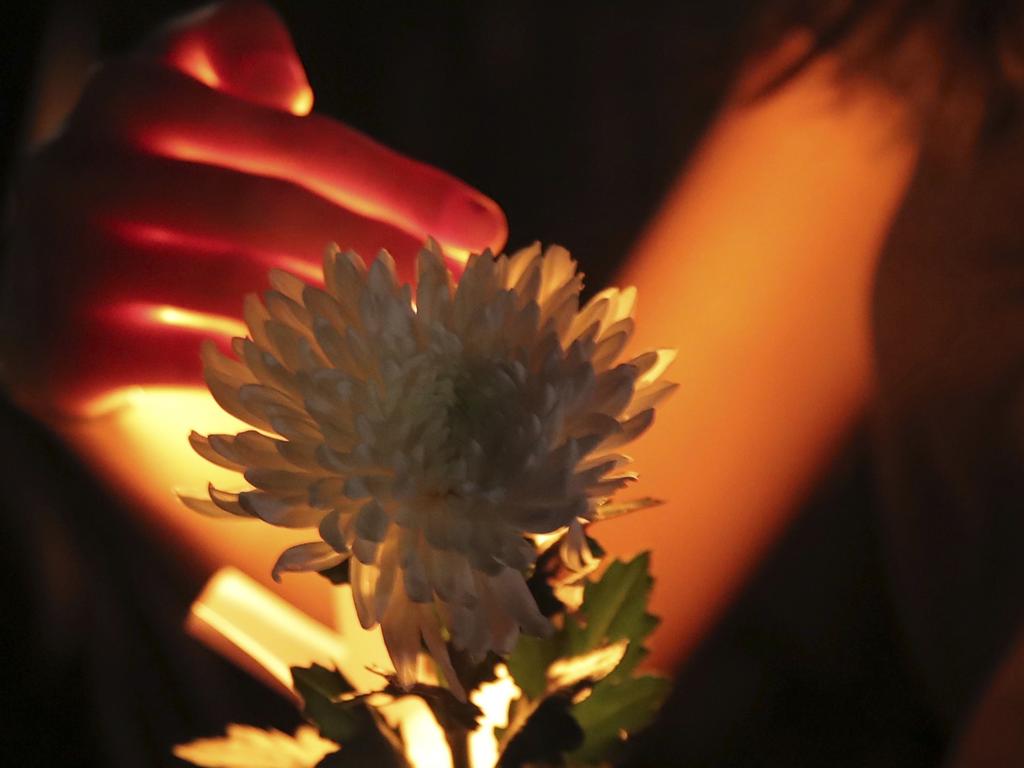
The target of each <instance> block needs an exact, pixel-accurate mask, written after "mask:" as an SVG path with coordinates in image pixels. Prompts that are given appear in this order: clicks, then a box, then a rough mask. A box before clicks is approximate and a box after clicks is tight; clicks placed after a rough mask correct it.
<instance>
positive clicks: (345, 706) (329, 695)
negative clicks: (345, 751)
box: [292, 664, 366, 744]
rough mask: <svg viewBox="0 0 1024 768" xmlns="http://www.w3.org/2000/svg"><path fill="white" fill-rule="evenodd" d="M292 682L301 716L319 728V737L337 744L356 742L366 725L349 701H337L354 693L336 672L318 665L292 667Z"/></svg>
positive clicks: (362, 714) (356, 707)
mask: <svg viewBox="0 0 1024 768" xmlns="http://www.w3.org/2000/svg"><path fill="white" fill-rule="evenodd" d="M292 680H293V681H294V683H295V690H296V691H298V693H299V695H300V696H301V697H302V701H303V702H304V706H303V710H302V714H303V716H304V717H305V718H306V719H307V720H309V721H310V722H311V723H313V724H314V725H316V727H317V728H319V729H320V733H321V735H323V736H324V737H326V738H328V739H331V740H332V741H336V742H338V743H339V744H344V743H345V742H348V741H351V740H353V739H355V738H356V737H357V736H358V735H359V733H360V731H361V730H362V729H363V728H364V727H365V726H366V717H365V714H364V713H363V712H361V711H360V710H359V708H358V705H353V703H352V702H339V701H337V699H339V698H340V697H341V696H344V695H345V694H348V693H352V692H354V690H355V689H354V688H353V687H352V685H351V684H350V683H349V682H348V680H346V679H345V678H344V676H343V675H342V674H341V673H340V672H338V671H337V670H331V669H327V668H326V667H322V666H320V665H319V664H314V665H313V666H312V667H309V668H304V667H292Z"/></svg>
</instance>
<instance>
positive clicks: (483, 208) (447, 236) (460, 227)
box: [431, 193, 508, 252]
mask: <svg viewBox="0 0 1024 768" xmlns="http://www.w3.org/2000/svg"><path fill="white" fill-rule="evenodd" d="M437 227H438V230H439V231H437V232H435V233H431V234H434V235H436V236H437V237H438V238H439V239H440V240H442V241H443V242H444V243H445V244H446V245H449V246H455V247H456V248H462V249H465V250H468V251H474V252H479V251H482V250H484V249H485V248H490V249H491V250H494V251H497V250H500V249H501V247H502V246H503V245H504V244H505V238H506V237H507V236H508V224H507V223H506V220H505V214H504V212H502V210H501V208H500V207H499V206H498V204H497V203H495V202H494V201H493V200H491V199H490V198H487V197H484V196H483V195H467V194H465V193H456V194H454V195H452V196H450V197H449V198H448V199H447V200H446V201H445V204H444V206H443V207H442V209H441V212H440V216H439V217H438V222H437Z"/></svg>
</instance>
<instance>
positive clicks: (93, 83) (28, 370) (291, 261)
mask: <svg viewBox="0 0 1024 768" xmlns="http://www.w3.org/2000/svg"><path fill="white" fill-rule="evenodd" d="M312 105H313V93H312V91H311V90H310V87H309V84H308V82H307V80H306V76H305V72H304V71H303V68H302V64H301V62H300V60H299V58H298V55H297V54H296V51H295V50H294V48H293V46H292V42H291V38H290V36H289V34H288V31H287V29H286V28H285V27H284V25H283V23H282V22H281V20H280V18H279V17H278V16H277V15H276V13H275V12H274V11H273V10H272V9H271V8H270V6H268V5H266V4H264V3H262V2H254V1H252V0H233V2H229V3H226V4H222V5H218V6H213V7H211V8H208V9H205V10H201V11H199V12H197V13H195V14H192V15H191V16H189V17H186V18H183V19H179V20H176V21H174V22H171V23H170V24H168V25H167V26H166V27H164V28H163V29H161V30H158V31H157V33H156V34H154V35H153V36H152V37H151V38H150V39H148V40H147V41H145V42H144V43H143V44H142V45H141V46H140V47H139V48H138V49H137V50H136V51H135V52H134V53H132V54H130V55H127V56H124V57H121V58H118V59H115V60H111V61H108V62H105V64H104V65H103V66H102V68H100V69H99V71H97V72H96V73H95V74H93V76H92V77H91V78H90V79H89V81H88V84H87V85H86V88H85V91H84V94H83V95H82V97H81V99H80V100H79V102H78V104H77V106H76V107H75V109H74V111H73V112H72V113H71V115H70V117H69V118H68V120H67V121H66V124H65V125H64V127H63V129H62V130H61V131H60V133H59V134H58V135H57V137H56V138H55V140H53V141H50V142H49V143H47V144H46V145H45V146H43V147H41V148H39V149H38V150H37V151H36V152H35V153H34V155H33V156H32V157H31V159H30V161H29V162H28V163H27V164H26V166H25V168H24V169H23V172H22V174H21V178H20V179H19V183H18V185H17V188H16V195H15V200H16V211H15V216H16V220H17V222H18V225H17V227H16V229H15V233H14V237H15V239H14V242H13V245H12V249H11V250H12V253H13V254H14V257H13V259H11V262H12V263H11V264H10V265H9V267H8V272H9V274H8V275H7V278H8V279H7V280H6V284H7V286H8V295H7V296H5V300H4V312H5V314H6V315H7V317H6V321H7V322H6V325H7V327H8V328H10V329H15V330H16V331H17V333H18V338H17V339H15V341H16V349H17V350H18V351H20V352H23V354H22V355H21V357H19V358H18V360H17V365H16V366H15V368H14V370H13V379H14V385H15V391H16V393H17V395H18V396H19V398H20V399H28V400H30V401H35V402H38V403H42V404H44V406H45V408H46V410H47V411H49V412H52V410H53V409H54V408H55V407H56V408H57V409H58V410H60V411H62V412H63V413H66V414H68V413H69V414H73V415H80V414H82V413H83V412H86V411H88V410H89V408H88V406H89V405H95V403H94V402H93V401H94V400H95V399H96V397H97V396H99V395H102V394H104V393H108V392H110V391H112V390H116V389H118V388H120V387H123V386H138V385H144V384H155V385H169V384H184V385H191V384H201V380H200V378H199V365H198V358H197V357H196V352H195V350H196V348H197V345H198V342H199V340H200V339H202V338H205V337H207V336H209V335H210V332H209V330H208V329H207V328H206V327H199V326H201V325H202V324H201V323H195V324H192V325H191V326H189V325H188V324H187V323H174V322H169V321H168V318H167V317H165V316H164V315H161V314H160V313H158V312H147V311H146V308H147V307H149V308H158V307H174V308H177V309H180V310H186V311H188V312H192V313H203V314H208V315H214V316H217V317H221V318H238V317H240V310H241V297H243V296H244V295H245V294H246V293H249V292H252V291H259V290H263V289H264V288H265V287H266V285H267V283H266V272H267V270H268V269H270V268H272V267H279V268H284V269H290V270H292V271H297V272H299V273H300V274H302V275H303V276H306V277H313V276H315V275H316V274H317V273H318V270H319V264H320V259H321V257H322V254H323V251H324V248H325V246H326V245H327V244H328V243H330V242H332V241H333V242H337V244H338V245H339V246H340V247H342V248H343V249H344V248H350V247H351V248H355V249H356V250H358V251H360V252H361V253H363V254H365V255H366V257H367V258H370V257H372V256H373V255H374V254H376V252H377V251H378V250H379V249H380V248H387V249H388V250H390V251H391V252H392V255H394V256H395V258H396V260H397V262H398V264H399V269H400V271H401V272H402V274H404V275H405V276H407V277H408V276H410V275H411V274H412V268H413V259H414V255H415V252H416V251H417V250H418V248H419V247H420V246H421V245H422V243H423V242H424V240H425V238H426V237H428V236H432V237H434V238H436V239H437V240H438V241H439V242H440V243H441V244H442V246H444V247H445V248H446V250H447V251H448V252H449V253H450V254H456V255H464V254H465V252H466V251H468V250H480V249H483V248H486V247H492V248H497V247H500V246H501V245H503V243H504V239H505V235H506V225H505V219H504V216H503V214H502V212H501V210H500V209H499V208H498V206H497V205H496V204H495V203H494V202H492V201H491V200H489V199H488V198H486V197H485V196H484V195H482V194H480V193H479V192H477V191H475V190H473V189H471V188H470V187H469V186H467V185H465V184H463V183H462V182H460V181H458V180H457V179H454V178H452V177H450V176H447V175H446V174H444V173H442V172H441V171H438V170H437V169H434V168H432V167H429V166H427V165H424V164H422V163H418V162H416V161H413V160H410V159H408V158H405V157H402V156H400V155H398V154H397V153H395V152H393V151H391V150H389V149H387V148H386V147H383V146H380V145H379V144H376V143H375V142H373V141H372V140H370V139H369V138H367V137H365V136H363V135H362V134H359V133H358V132H356V131H354V130H352V129H350V128H348V127H347V126H345V125H344V124H342V123H340V122H337V121H335V120H331V119H329V118H326V117H324V116H321V115H318V114H315V113H310V109H311V107H312ZM165 314H166V313H165ZM172 319H173V318H172ZM212 327H213V328H214V330H215V331H217V330H218V326H217V324H216V323H214V324H213V326H212ZM228 329H229V326H226V327H225V328H223V329H220V330H219V332H218V333H216V335H217V336H219V337H220V338H221V339H225V340H226V339H227V338H228V337H229V336H230V333H227V332H226V331H227V330H228Z"/></svg>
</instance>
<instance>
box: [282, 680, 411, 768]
mask: <svg viewBox="0 0 1024 768" xmlns="http://www.w3.org/2000/svg"><path fill="white" fill-rule="evenodd" d="M292 680H293V681H294V684H295V690H296V691H298V693H299V695H300V696H302V700H303V709H302V714H303V717H305V718H306V719H307V720H309V721H310V722H311V723H313V725H315V726H316V727H317V728H318V729H319V730H320V735H321V736H323V737H324V738H327V739H330V740H331V741H335V742H337V743H338V744H340V745H341V747H342V748H341V751H340V752H338V753H335V754H332V755H328V756H327V757H326V758H324V761H323V762H322V763H321V764H322V765H330V766H349V765H364V764H365V762H362V761H363V760H364V759H365V756H367V755H372V756H374V760H375V762H376V765H377V768H407V763H406V761H405V758H404V757H403V755H402V745H401V741H400V739H399V737H398V735H397V734H396V733H395V732H394V731H393V730H392V729H391V728H390V727H389V726H388V725H387V723H385V722H384V719H383V718H382V717H381V716H380V715H379V714H378V713H377V712H376V710H374V709H373V708H372V707H370V706H369V705H368V704H367V703H366V700H365V697H363V696H357V695H355V688H353V687H352V684H351V683H349V681H348V680H346V679H345V677H344V675H342V674H341V673H340V672H339V671H337V670H332V669H327V668H326V667H323V666H320V665H319V664H313V665H312V666H311V667H292Z"/></svg>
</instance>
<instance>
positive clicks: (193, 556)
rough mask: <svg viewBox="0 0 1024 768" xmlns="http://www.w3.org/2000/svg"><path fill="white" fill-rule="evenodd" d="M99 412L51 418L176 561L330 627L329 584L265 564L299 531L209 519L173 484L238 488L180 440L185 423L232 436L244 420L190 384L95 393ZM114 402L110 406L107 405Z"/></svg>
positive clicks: (304, 534)
mask: <svg viewBox="0 0 1024 768" xmlns="http://www.w3.org/2000/svg"><path fill="white" fill-rule="evenodd" d="M100 406H103V407H106V408H108V409H110V410H107V411H106V412H104V413H103V415H101V416H98V417H94V418H87V419H81V420H75V421H65V422H62V423H59V424H57V425H55V426H56V428H57V429H58V430H59V431H60V433H61V435H62V437H63V438H64V439H65V440H66V441H67V442H68V443H69V444H70V445H71V446H72V448H74V449H75V450H76V452H77V453H79V455H81V456H83V457H84V458H85V460H86V461H87V462H88V464H89V466H90V467H91V468H92V469H93V470H94V471H95V472H96V474H97V475H98V476H99V477H100V478H101V479H102V480H103V481H104V482H106V484H107V485H108V486H109V487H110V488H111V490H112V491H113V492H114V493H115V494H116V495H117V496H118V498H120V499H122V500H123V501H124V502H125V504H126V505H127V507H128V508H129V509H133V508H134V509H138V510H140V512H141V513H142V514H144V515H145V517H146V519H147V521H148V522H149V523H150V524H151V525H152V526H153V527H154V528H155V529H156V532H157V535H158V536H160V537H161V538H163V539H164V540H165V541H166V542H167V545H168V547H169V548H170V549H172V550H174V551H175V552H176V553H177V554H178V556H179V557H180V558H181V562H182V567H184V568H192V569H195V570H198V571H199V572H207V573H213V572H214V571H216V570H218V569H219V568H221V567H223V566H228V565H230V566H234V567H236V568H239V569H240V570H242V571H243V572H245V573H247V574H249V575H250V576H252V577H253V578H255V579H256V580H257V581H259V582H260V583H261V584H263V586H264V587H266V588H268V589H270V590H271V591H273V592H274V593H276V594H278V595H280V596H281V597H283V598H284V599H286V600H288V601H289V602H290V603H293V604H294V605H296V606H297V607H298V608H300V609H301V610H303V611H305V612H306V613H308V614H310V615H311V616H313V617H314V618H316V619H318V620H319V621H321V622H323V623H325V624H328V625H331V624H332V622H333V614H332V612H331V608H330V600H329V594H330V590H329V585H328V584H327V582H325V581H324V580H323V579H317V578H309V579H304V578H291V579H285V580H284V582H283V583H282V584H275V583H274V582H273V581H272V580H271V578H270V567H271V565H272V564H273V563H274V561H275V559H276V558H277V556H278V555H279V554H280V552H281V550H282V549H284V548H285V547H288V546H290V545H292V544H298V543H301V542H303V541H308V540H309V536H310V533H309V532H308V531H296V530H291V529H283V528H272V527H271V526H268V525H260V524H256V523H252V522H251V521H246V520H237V521H235V520H214V519H209V518H205V517H203V516H201V515H197V514H195V513H192V512H189V511H188V510H186V509H185V508H184V507H183V506H182V505H181V502H180V501H179V500H178V498H177V497H176V495H175V489H180V490H182V491H185V492H188V493H190V494H193V495H201V494H202V493H203V492H204V490H205V488H206V485H207V483H208V482H212V483H214V484H215V485H218V486H219V487H225V488H232V487H238V483H239V476H238V474H237V473H234V472H231V471H229V470H226V469H223V468H221V467H217V466H214V465H212V464H210V463H209V462H207V461H205V460H204V459H202V458H201V457H200V456H199V455H198V454H196V453H195V452H194V451H193V450H192V448H191V446H190V445H189V443H188V435H189V432H190V431H191V430H192V429H195V430H197V431H200V432H203V433H210V432H214V433H217V432H220V433H235V432H238V431H241V430H244V429H246V428H247V425H245V424H243V423H242V422H240V421H238V420H237V419H235V418H234V417H233V416H230V415H229V414H227V413H225V412H224V410H223V409H222V408H221V407H220V406H219V405H217V403H216V401H214V399H213V397H212V396H211V395H210V393H209V392H208V391H207V390H205V389H200V388H199V387H131V388H126V389H122V390H116V391H113V392H110V393H107V394H105V395H104V396H103V397H102V398H101V399H100V400H99V401H94V403H93V404H92V406H91V407H92V410H93V411H98V409H99V407H100ZM112 406H116V407H112Z"/></svg>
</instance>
